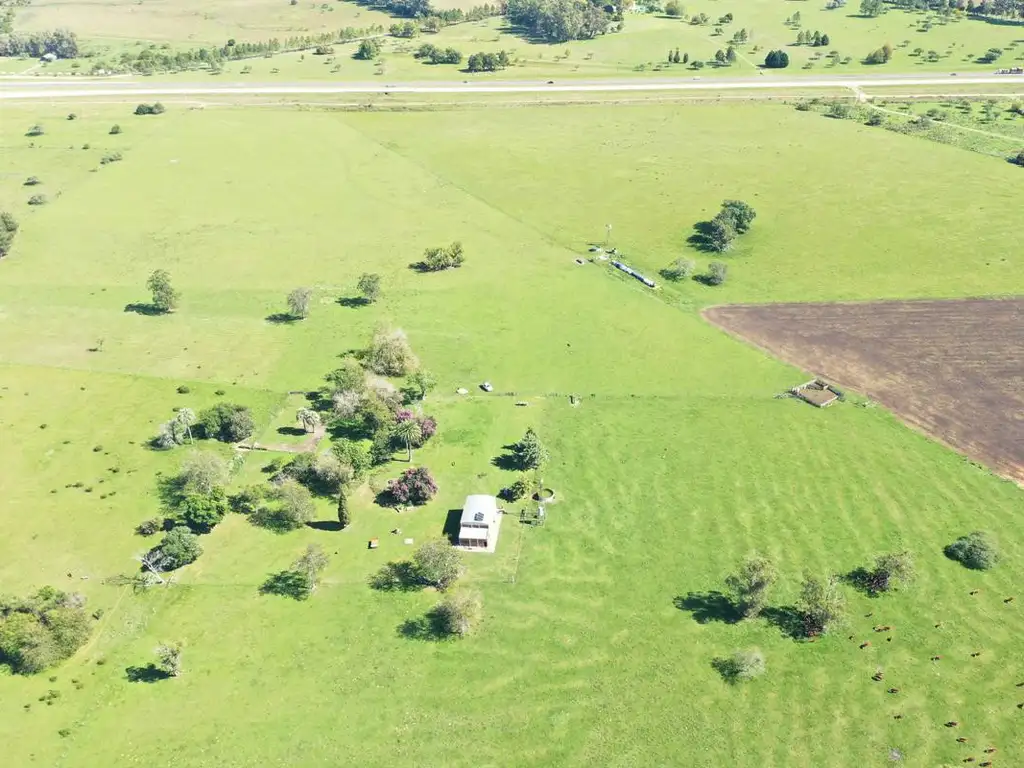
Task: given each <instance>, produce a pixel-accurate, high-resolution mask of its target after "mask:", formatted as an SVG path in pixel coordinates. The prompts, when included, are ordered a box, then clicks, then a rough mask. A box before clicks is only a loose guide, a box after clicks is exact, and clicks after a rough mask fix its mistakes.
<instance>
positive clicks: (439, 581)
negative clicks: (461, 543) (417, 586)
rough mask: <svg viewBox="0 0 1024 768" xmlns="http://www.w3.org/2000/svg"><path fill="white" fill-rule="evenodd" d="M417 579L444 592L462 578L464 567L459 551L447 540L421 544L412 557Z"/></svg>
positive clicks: (435, 540)
mask: <svg viewBox="0 0 1024 768" xmlns="http://www.w3.org/2000/svg"><path fill="white" fill-rule="evenodd" d="M412 562H413V567H414V569H415V571H416V576H417V578H418V579H419V580H420V581H421V582H423V583H424V584H429V585H431V586H434V587H437V589H439V590H441V591H442V592H443V591H445V590H446V589H448V587H450V586H451V585H452V584H454V583H455V582H456V581H457V580H458V579H459V577H460V576H462V573H463V571H464V570H465V569H464V566H463V564H462V557H461V555H460V554H459V551H458V550H457V549H455V547H453V546H452V545H451V544H449V543H448V541H447V540H445V539H434V540H432V541H428V542H425V543H424V544H421V545H420V546H419V548H418V549H417V550H416V551H415V552H414V553H413V556H412Z"/></svg>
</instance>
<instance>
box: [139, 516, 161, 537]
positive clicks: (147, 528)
mask: <svg viewBox="0 0 1024 768" xmlns="http://www.w3.org/2000/svg"><path fill="white" fill-rule="evenodd" d="M163 527H164V521H163V519H162V518H159V517H151V518H149V520H143V521H142V522H141V523H139V524H138V525H137V526H135V533H137V534H138V535H139V536H152V535H153V534H155V533H159V532H160V531H161V530H163Z"/></svg>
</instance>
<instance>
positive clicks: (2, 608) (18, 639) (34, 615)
mask: <svg viewBox="0 0 1024 768" xmlns="http://www.w3.org/2000/svg"><path fill="white" fill-rule="evenodd" d="M91 631H92V624H91V621H90V620H89V616H88V615H87V614H86V612H85V598H84V597H83V596H82V595H80V594H77V593H74V592H72V593H66V592H62V591H60V590H57V589H54V588H53V587H43V588H42V589H39V590H38V591H36V592H35V593H33V594H32V595H30V596H29V597H27V598H18V597H12V596H0V664H6V665H7V666H8V667H9V668H10V669H11V671H12V672H14V673H16V674H23V675H30V674H34V673H36V672H40V671H42V670H43V669H46V668H47V667H50V666H53V665H54V664H57V663H58V662H60V661H62V660H64V659H66V658H69V657H70V656H72V655H73V654H74V653H75V651H77V650H78V649H79V648H81V647H82V646H83V645H85V643H86V642H87V641H88V639H89V635H90V633H91Z"/></svg>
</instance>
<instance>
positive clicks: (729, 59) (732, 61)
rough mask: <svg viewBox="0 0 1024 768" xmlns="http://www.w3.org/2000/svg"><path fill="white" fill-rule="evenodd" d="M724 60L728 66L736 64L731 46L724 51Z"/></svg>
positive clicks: (734, 50)
mask: <svg viewBox="0 0 1024 768" xmlns="http://www.w3.org/2000/svg"><path fill="white" fill-rule="evenodd" d="M725 60H726V61H727V62H729V63H730V64H735V63H736V49H735V48H733V47H732V46H731V45H730V46H729V47H728V48H726V50H725Z"/></svg>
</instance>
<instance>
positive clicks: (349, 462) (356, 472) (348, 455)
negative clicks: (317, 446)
mask: <svg viewBox="0 0 1024 768" xmlns="http://www.w3.org/2000/svg"><path fill="white" fill-rule="evenodd" d="M364 445H365V444H364V443H362V442H357V441H355V440H346V439H345V438H340V439H338V440H335V441H334V444H333V445H332V446H331V453H333V454H334V455H335V456H336V457H337V459H338V461H340V462H341V463H342V465H344V466H346V467H348V469H349V472H350V473H351V478H352V481H356V482H358V481H361V480H362V479H363V478H364V477H366V473H367V472H368V471H369V469H370V466H371V462H370V454H369V452H368V451H367V450H366V448H365V447H364Z"/></svg>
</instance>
